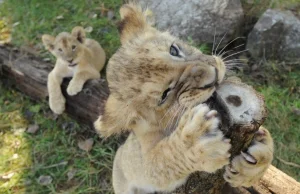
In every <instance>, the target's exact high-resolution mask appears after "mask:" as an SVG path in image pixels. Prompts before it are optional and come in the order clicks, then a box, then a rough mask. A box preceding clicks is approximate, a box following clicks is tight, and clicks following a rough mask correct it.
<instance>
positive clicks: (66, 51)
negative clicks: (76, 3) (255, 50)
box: [42, 27, 85, 66]
mask: <svg viewBox="0 0 300 194" xmlns="http://www.w3.org/2000/svg"><path fill="white" fill-rule="evenodd" d="M42 40H43V43H44V46H45V47H46V49H48V50H49V51H50V52H51V53H52V54H53V55H54V56H55V57H56V58H59V59H61V60H63V61H65V62H66V64H68V65H69V66H75V65H77V63H78V62H79V57H80V53H81V50H82V48H81V46H82V44H83V42H84V40H85V32H84V29H83V28H82V27H75V28H74V29H73V30H72V33H71V34H70V33H68V32H61V33H59V34H58V35H57V36H56V37H53V36H50V35H43V36H42Z"/></svg>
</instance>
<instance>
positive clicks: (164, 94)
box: [159, 88, 171, 105]
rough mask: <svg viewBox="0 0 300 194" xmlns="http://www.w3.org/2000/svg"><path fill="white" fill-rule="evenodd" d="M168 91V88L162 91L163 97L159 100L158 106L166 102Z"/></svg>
mask: <svg viewBox="0 0 300 194" xmlns="http://www.w3.org/2000/svg"><path fill="white" fill-rule="evenodd" d="M170 91H171V88H168V89H166V90H165V91H164V93H163V95H162V96H161V100H160V102H159V105H162V104H163V103H164V102H165V101H166V100H167V97H168V94H169V92H170Z"/></svg>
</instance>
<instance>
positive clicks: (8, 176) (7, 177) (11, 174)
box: [1, 172, 15, 179]
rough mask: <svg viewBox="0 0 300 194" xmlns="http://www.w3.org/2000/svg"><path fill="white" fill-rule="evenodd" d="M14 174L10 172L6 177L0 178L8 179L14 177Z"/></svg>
mask: <svg viewBox="0 0 300 194" xmlns="http://www.w3.org/2000/svg"><path fill="white" fill-rule="evenodd" d="M14 174H15V173H14V172H11V173H9V174H7V175H3V176H2V177H1V178H3V179H10V178H11V177H13V176H14Z"/></svg>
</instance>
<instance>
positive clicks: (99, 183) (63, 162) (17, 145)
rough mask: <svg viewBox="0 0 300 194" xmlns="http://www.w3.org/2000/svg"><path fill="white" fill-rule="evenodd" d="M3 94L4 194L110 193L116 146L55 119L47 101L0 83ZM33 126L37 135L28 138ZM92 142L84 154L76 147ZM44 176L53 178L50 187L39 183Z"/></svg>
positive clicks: (0, 168) (0, 148) (0, 147)
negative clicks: (29, 126)
mask: <svg viewBox="0 0 300 194" xmlns="http://www.w3.org/2000/svg"><path fill="white" fill-rule="evenodd" d="M0 93H1V96H0V104H1V106H0V139H1V142H0V153H1V155H0V193H112V192H111V189H112V188H111V169H112V161H113V157H114V154H115V150H116V148H117V147H118V144H117V143H116V141H114V140H111V141H106V142H103V141H101V140H100V139H99V138H98V137H97V135H96V134H95V133H94V132H93V131H92V130H91V129H89V128H88V127H86V126H83V125H79V124H78V123H76V122H75V121H74V120H72V119H70V118H68V117H67V116H66V115H62V116H60V117H58V118H55V116H54V115H53V114H52V113H51V111H50V110H49V108H48V104H47V103H46V102H43V103H40V102H39V103H36V102H34V101H31V100H30V99H28V98H27V97H25V96H23V95H22V94H21V93H19V92H16V91H14V90H11V89H8V88H6V87H4V84H2V83H1V82H0ZM29 124H37V125H38V126H39V130H38V131H37V132H36V133H34V134H31V133H28V132H27V131H25V130H26V128H27V127H28V125H29ZM88 138H92V139H93V140H94V146H93V147H92V149H91V150H90V151H89V152H86V151H84V150H81V149H80V148H79V147H78V143H79V142H80V141H82V140H85V139H88ZM10 176H12V177H10ZM41 176H50V179H52V181H51V183H47V179H46V180H44V181H39V178H40V177H41ZM72 176H73V177H72ZM44 184H45V185H44Z"/></svg>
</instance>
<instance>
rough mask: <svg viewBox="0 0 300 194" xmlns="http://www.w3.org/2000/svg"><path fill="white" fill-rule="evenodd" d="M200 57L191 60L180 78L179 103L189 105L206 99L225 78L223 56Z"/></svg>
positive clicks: (178, 85)
mask: <svg viewBox="0 0 300 194" xmlns="http://www.w3.org/2000/svg"><path fill="white" fill-rule="evenodd" d="M200 59H201V60H196V61H191V62H192V63H191V64H190V65H188V66H187V67H186V68H185V69H184V71H183V73H182V74H181V76H180V78H179V81H178V84H177V99H178V101H179V104H182V105H183V104H184V105H185V106H189V104H194V103H202V102H204V101H206V100H207V99H208V98H209V97H210V96H211V95H212V93H213V92H214V91H215V89H216V87H217V86H218V85H219V84H220V83H221V82H222V81H223V79H224V76H225V70H226V68H225V65H224V63H223V61H222V59H221V58H219V57H215V56H208V55H202V57H201V58H200Z"/></svg>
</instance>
